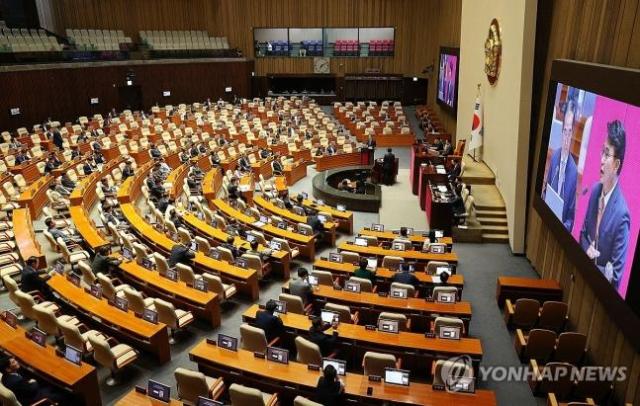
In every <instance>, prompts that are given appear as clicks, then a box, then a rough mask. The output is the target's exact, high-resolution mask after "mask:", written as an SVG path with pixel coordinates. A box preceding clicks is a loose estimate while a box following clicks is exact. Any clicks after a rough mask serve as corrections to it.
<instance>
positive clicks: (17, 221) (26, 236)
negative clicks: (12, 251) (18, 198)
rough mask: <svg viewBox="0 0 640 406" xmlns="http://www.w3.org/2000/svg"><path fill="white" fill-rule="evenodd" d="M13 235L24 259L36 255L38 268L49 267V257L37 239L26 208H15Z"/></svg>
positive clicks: (19, 252)
mask: <svg viewBox="0 0 640 406" xmlns="http://www.w3.org/2000/svg"><path fill="white" fill-rule="evenodd" d="M13 235H14V240H15V242H16V246H17V248H18V254H20V258H21V259H22V261H26V260H27V259H29V257H36V258H37V259H38V264H37V265H36V268H37V269H44V268H46V267H47V258H46V257H45V255H44V251H43V250H42V247H40V243H39V242H38V240H37V239H36V235H35V232H34V229H33V223H32V222H31V214H30V213H29V210H27V209H25V208H20V209H14V210H13Z"/></svg>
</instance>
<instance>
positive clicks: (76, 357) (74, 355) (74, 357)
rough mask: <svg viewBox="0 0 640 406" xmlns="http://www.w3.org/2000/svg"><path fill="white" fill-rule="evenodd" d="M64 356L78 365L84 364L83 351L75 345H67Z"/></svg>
mask: <svg viewBox="0 0 640 406" xmlns="http://www.w3.org/2000/svg"><path fill="white" fill-rule="evenodd" d="M64 358H65V359H66V360H67V361H69V362H71V363H74V364H76V365H81V364H82V351H80V350H78V349H77V348H75V347H72V346H70V345H67V346H66V347H65V349H64Z"/></svg>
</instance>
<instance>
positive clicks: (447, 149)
mask: <svg viewBox="0 0 640 406" xmlns="http://www.w3.org/2000/svg"><path fill="white" fill-rule="evenodd" d="M452 153H453V145H451V141H449V140H448V139H447V140H445V141H444V145H443V146H442V153H441V155H442V156H447V155H451V154H452Z"/></svg>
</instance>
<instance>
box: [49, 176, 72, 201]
mask: <svg viewBox="0 0 640 406" xmlns="http://www.w3.org/2000/svg"><path fill="white" fill-rule="evenodd" d="M54 185H55V187H54V188H53V190H55V191H56V192H58V193H60V195H61V196H62V197H69V195H71V191H72V190H73V189H68V188H66V187H65V186H64V185H63V184H62V179H60V178H56V179H55V181H54Z"/></svg>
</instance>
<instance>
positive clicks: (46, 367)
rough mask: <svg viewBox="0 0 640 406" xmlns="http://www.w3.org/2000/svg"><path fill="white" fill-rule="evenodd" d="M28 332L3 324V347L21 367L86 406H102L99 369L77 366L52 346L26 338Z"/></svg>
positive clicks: (0, 326) (0, 327)
mask: <svg viewBox="0 0 640 406" xmlns="http://www.w3.org/2000/svg"><path fill="white" fill-rule="evenodd" d="M24 334H25V330H24V329H23V328H22V327H20V326H18V327H17V328H16V329H13V328H11V327H9V325H8V324H6V323H5V322H4V321H0V347H2V349H3V350H4V351H6V352H8V353H10V354H11V355H13V356H14V357H15V358H16V359H17V360H18V361H19V362H20V364H22V365H24V366H26V367H27V368H28V369H29V370H30V371H32V372H33V373H35V374H36V375H38V378H41V379H43V380H45V381H47V382H49V383H51V384H53V385H55V386H57V387H60V388H63V389H65V390H68V391H71V392H72V393H73V394H74V395H75V396H77V397H78V398H79V400H81V401H82V402H83V403H84V404H85V405H86V406H94V405H95V406H100V405H102V399H101V398H100V387H99V386H98V373H97V371H96V369H95V368H94V367H93V366H91V364H88V363H86V362H83V363H82V364H81V365H75V364H72V363H70V362H69V361H67V360H65V359H64V358H63V357H59V356H57V355H56V351H55V348H54V347H53V346H51V345H47V346H46V347H42V346H40V345H38V344H36V343H34V342H33V341H31V340H29V339H28V338H26V337H25V335H24Z"/></svg>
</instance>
